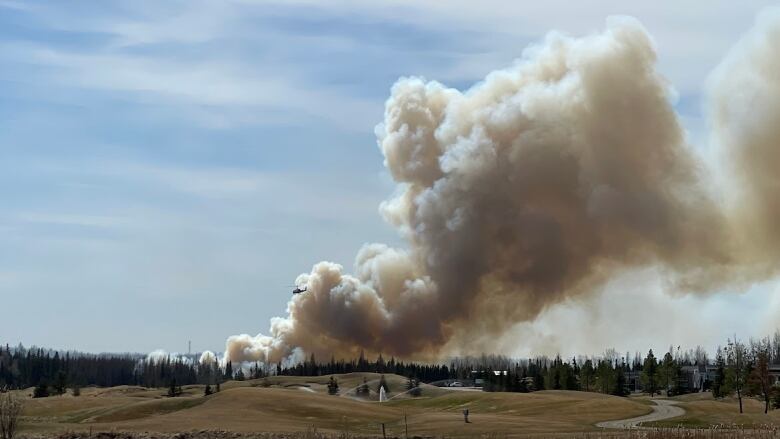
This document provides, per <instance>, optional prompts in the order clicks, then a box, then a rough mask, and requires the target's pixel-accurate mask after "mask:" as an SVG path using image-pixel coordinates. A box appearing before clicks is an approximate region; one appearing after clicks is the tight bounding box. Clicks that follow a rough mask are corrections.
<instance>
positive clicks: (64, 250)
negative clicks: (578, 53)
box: [0, 0, 772, 351]
mask: <svg viewBox="0 0 780 439" xmlns="http://www.w3.org/2000/svg"><path fill="white" fill-rule="evenodd" d="M570 3H574V2H565V1H562V0H551V1H545V2H536V1H527V2H526V1H518V2H507V4H502V2H498V1H493V0H484V1H481V2H476V3H472V2H460V1H454V2H447V3H445V2H416V1H415V2H412V1H394V2H390V1H376V2H349V1H333V2H318V1H291V2H266V1H249V0H233V1H224V2H217V1H203V2H201V1H167V2H157V1H148V2H147V1H126V2H125V1H111V2H78V1H76V2H67V3H66V2H43V1H42V2H22V1H13V0H0V66H2V68H0V200H2V207H0V307H2V316H0V340H3V341H8V342H11V343H16V342H23V343H25V344H27V345H30V344H38V345H46V346H52V347H58V348H74V349H82V350H89V351H151V350H152V349H155V348H163V349H166V350H172V351H176V350H179V351H181V350H183V349H185V348H186V345H187V340H192V341H193V349H196V350H202V349H212V350H221V348H222V346H223V344H224V340H225V337H226V336H228V335H231V334H236V333H241V332H249V333H256V332H259V331H262V330H265V329H266V328H267V322H268V319H269V318H270V317H272V316H274V315H279V314H281V313H283V311H284V309H285V303H286V301H287V299H288V297H289V290H290V288H289V285H290V284H291V283H292V282H293V280H294V279H295V277H296V276H297V275H298V274H299V273H301V272H305V271H308V270H309V268H310V267H311V265H312V264H314V263H315V262H317V261H320V260H323V259H327V260H333V261H336V262H339V263H342V264H344V265H345V266H351V264H352V258H353V257H354V254H355V251H356V250H357V249H358V248H359V247H360V245H361V244H363V243H364V242H375V241H376V242H386V243H390V244H399V243H400V241H399V238H398V237H397V235H396V233H395V231H394V230H392V228H391V227H390V226H388V225H386V224H384V223H383V222H382V220H381V218H380V216H379V215H378V214H377V206H378V205H379V203H380V202H381V201H382V200H383V199H385V198H386V197H387V196H388V195H389V194H390V193H391V192H392V191H393V189H394V187H393V184H392V182H391V180H390V178H389V176H388V175H387V174H386V173H385V172H384V170H383V166H382V156H381V154H380V152H379V150H378V148H377V147H376V140H375V136H374V126H375V125H376V124H377V123H378V122H380V121H381V119H382V112H383V103H384V100H385V99H386V97H387V95H388V92H389V88H390V87H391V85H392V84H393V83H394V82H395V81H396V80H397V79H398V78H399V77H401V76H409V75H421V76H424V77H426V78H428V79H436V80H439V81H441V82H443V83H445V84H447V85H450V86H453V87H457V88H460V89H464V88H467V87H469V86H470V85H471V84H473V83H474V82H476V81H479V80H480V78H483V77H484V76H485V74H487V73H488V72H490V71H491V70H493V69H496V68H501V67H504V66H507V65H509V64H511V62H512V61H513V59H515V58H517V57H519V56H520V54H521V53H522V51H523V49H524V47H526V46H527V45H528V44H529V43H531V42H534V41H537V40H539V39H540V38H542V37H543V36H544V34H545V33H546V32H547V31H549V30H551V29H557V30H560V31H564V32H566V33H570V34H573V35H582V34H585V33H588V32H592V31H596V30H599V29H601V28H602V27H603V25H604V19H605V18H606V17H607V16H608V15H613V14H629V15H634V16H636V17H637V18H638V19H639V20H640V21H641V22H642V23H643V24H644V25H645V26H646V27H647V28H648V30H649V32H650V33H651V34H652V35H653V36H654V38H655V39H656V43H657V45H658V50H659V69H660V71H661V72H662V73H663V74H664V75H666V76H667V77H668V78H669V80H670V82H671V84H672V85H673V86H674V87H675V89H676V91H677V95H678V96H679V98H678V99H677V100H676V103H675V105H676V106H677V108H678V111H680V113H681V116H682V118H683V121H684V123H685V125H686V128H687V129H688V130H689V134H690V139H691V142H692V143H694V144H695V145H696V146H697V147H698V148H701V149H706V146H705V145H706V127H705V123H704V122H703V118H702V110H701V107H702V93H703V91H702V89H703V83H704V81H705V79H706V77H707V74H708V73H709V72H710V71H711V70H712V68H713V67H715V65H717V63H718V62H719V60H720V59H721V58H722V56H723V55H724V54H725V53H726V51H727V50H728V49H729V47H730V46H731V45H732V44H733V43H734V42H736V40H737V39H738V37H739V36H740V35H741V34H742V33H744V32H745V31H746V30H747V29H748V28H749V27H750V25H751V24H752V22H753V19H754V17H755V15H756V13H757V12H758V11H759V10H761V8H762V7H763V6H765V5H768V4H771V3H772V2H757V1H752V2H751V1H748V2H733V1H708V2H680V1H674V2H672V1H662V2H653V4H652V5H650V3H649V2H641V1H606V0H603V1H594V2H588V4H587V5H586V4H585V2H578V4H577V5H571V4H570ZM758 290H760V291H765V290H766V289H765V288H764V289H761V288H759V289H758ZM760 291H759V292H757V293H751V294H748V295H747V296H729V297H723V298H718V297H714V298H710V299H708V300H709V301H708V302H707V303H708V308H707V309H708V312H710V313H712V314H713V315H718V313H724V314H726V313H728V312H729V310H733V309H734V306H738V307H744V309H745V310H746V311H750V310H751V309H753V308H755V307H759V306H761V302H762V301H763V300H764V299H766V296H765V295H766V294H767V293H761V292H760ZM762 294H763V295H762ZM734 297H741V298H742V299H740V300H738V301H736V302H737V304H736V305H735V298H734ZM719 301H720V302H719ZM719 303H720V304H721V305H718V304H719ZM762 329H763V328H762ZM756 335H758V334H756Z"/></svg>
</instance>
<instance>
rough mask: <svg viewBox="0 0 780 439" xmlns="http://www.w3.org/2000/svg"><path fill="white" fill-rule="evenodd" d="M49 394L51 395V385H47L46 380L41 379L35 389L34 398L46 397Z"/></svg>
mask: <svg viewBox="0 0 780 439" xmlns="http://www.w3.org/2000/svg"><path fill="white" fill-rule="evenodd" d="M47 396H49V386H48V385H46V382H45V381H41V382H40V383H38V385H37V386H35V389H33V398H46V397H47Z"/></svg>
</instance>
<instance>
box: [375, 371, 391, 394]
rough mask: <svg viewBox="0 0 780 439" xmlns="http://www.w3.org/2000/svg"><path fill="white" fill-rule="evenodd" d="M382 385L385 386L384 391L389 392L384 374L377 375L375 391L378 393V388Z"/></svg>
mask: <svg viewBox="0 0 780 439" xmlns="http://www.w3.org/2000/svg"><path fill="white" fill-rule="evenodd" d="M382 387H384V388H385V392H388V393H389V392H390V388H389V387H388V385H387V381H385V376H384V375H380V376H379V384H377V386H376V393H379V392H380V389H381V388H382Z"/></svg>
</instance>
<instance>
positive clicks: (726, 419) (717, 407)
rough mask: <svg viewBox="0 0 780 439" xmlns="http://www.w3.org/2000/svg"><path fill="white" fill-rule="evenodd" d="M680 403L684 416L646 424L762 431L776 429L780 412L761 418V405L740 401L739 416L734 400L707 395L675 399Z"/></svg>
mask: <svg viewBox="0 0 780 439" xmlns="http://www.w3.org/2000/svg"><path fill="white" fill-rule="evenodd" d="M675 399H677V400H679V401H682V402H683V403H682V404H681V407H683V408H684V409H685V412H686V413H685V415H684V416H681V417H679V418H674V419H669V420H665V421H658V422H653V423H650V424H649V426H652V427H686V428H709V427H716V428H720V429H723V428H734V427H736V428H766V429H776V428H779V427H780V410H770V411H769V413H768V414H764V404H763V402H761V401H757V400H755V399H751V398H743V399H742V403H743V407H744V413H742V414H740V413H739V402H738V401H737V399H736V398H724V399H719V400H715V399H713V398H712V396H711V395H710V394H708V393H700V394H693V395H685V396H683V397H678V398H675Z"/></svg>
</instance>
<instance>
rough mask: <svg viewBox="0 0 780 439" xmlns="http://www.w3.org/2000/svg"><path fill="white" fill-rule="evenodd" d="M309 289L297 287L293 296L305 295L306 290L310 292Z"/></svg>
mask: <svg viewBox="0 0 780 439" xmlns="http://www.w3.org/2000/svg"><path fill="white" fill-rule="evenodd" d="M308 289H309V287H303V288H301V287H295V289H294V290H293V292H292V293H293V294H301V293H305V292H306V290H308Z"/></svg>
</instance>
